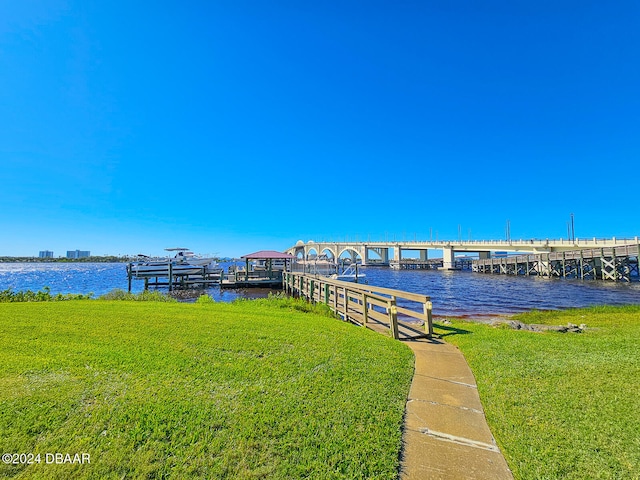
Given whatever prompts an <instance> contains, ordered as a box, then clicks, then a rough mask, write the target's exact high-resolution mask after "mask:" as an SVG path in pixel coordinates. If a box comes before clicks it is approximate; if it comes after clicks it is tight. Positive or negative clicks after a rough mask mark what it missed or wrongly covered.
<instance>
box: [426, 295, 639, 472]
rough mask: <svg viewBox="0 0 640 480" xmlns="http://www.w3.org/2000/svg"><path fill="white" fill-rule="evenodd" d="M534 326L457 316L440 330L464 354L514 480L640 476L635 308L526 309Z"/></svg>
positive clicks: (527, 316) (637, 327)
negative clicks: (573, 329)
mask: <svg viewBox="0 0 640 480" xmlns="http://www.w3.org/2000/svg"><path fill="white" fill-rule="evenodd" d="M517 319H518V320H520V321H523V322H525V323H537V324H550V325H566V324H567V323H569V322H571V323H574V324H577V325H579V324H582V323H584V324H586V325H587V327H588V329H587V330H586V331H585V332H583V333H556V332H546V333H534V332H528V331H516V330H511V329H508V328H506V327H500V328H496V327H492V326H488V325H481V324H472V323H463V322H454V323H453V324H452V325H450V326H445V325H440V326H439V328H436V332H437V333H440V334H442V335H444V338H445V339H446V340H447V341H449V342H451V343H454V344H455V345H457V346H458V347H459V348H460V349H461V351H462V352H463V353H464V356H465V358H466V359H467V361H468V363H469V365H470V366H471V368H472V370H473V373H474V375H475V377H476V381H477V383H478V388H479V393H480V396H481V399H482V403H483V405H484V408H485V413H486V416H487V420H488V423H489V425H490V427H491V430H492V432H493V434H494V436H495V437H496V440H497V442H498V444H499V445H500V448H501V449H502V452H503V453H504V455H505V457H506V459H507V462H508V463H509V466H510V467H511V469H512V471H513V473H514V476H515V478H516V479H580V480H582V479H637V478H640V307H638V306H631V307H618V308H617V307H595V308H588V309H580V310H568V311H556V312H531V313H529V314H524V315H521V316H518V317H517Z"/></svg>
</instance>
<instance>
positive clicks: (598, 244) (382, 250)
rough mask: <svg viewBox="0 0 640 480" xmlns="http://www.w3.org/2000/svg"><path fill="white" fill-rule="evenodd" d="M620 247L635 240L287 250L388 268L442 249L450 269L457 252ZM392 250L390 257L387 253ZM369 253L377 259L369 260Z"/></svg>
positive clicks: (320, 245) (315, 245)
mask: <svg viewBox="0 0 640 480" xmlns="http://www.w3.org/2000/svg"><path fill="white" fill-rule="evenodd" d="M622 245H638V237H635V238H632V239H617V238H615V237H613V238H610V239H597V238H580V239H578V238H576V239H573V240H568V239H559V240H549V239H545V240H540V239H531V240H474V241H453V240H451V241H447V240H441V241H435V242H433V241H424V242H422V241H402V242H400V241H393V242H315V241H313V240H309V241H308V242H306V243H305V242H303V241H302V240H299V241H298V242H297V243H296V244H295V245H294V246H293V247H291V248H289V249H287V251H286V252H287V253H290V254H292V255H294V256H296V257H297V258H304V259H306V258H309V257H312V256H313V255H322V254H324V255H327V256H328V257H332V258H334V259H338V258H343V257H344V256H345V254H346V255H348V256H349V258H350V259H351V260H352V261H354V262H355V261H356V260H358V259H359V260H360V261H361V262H362V264H363V265H368V264H369V265H370V264H375V265H389V261H390V260H393V261H396V262H399V261H400V260H402V252H403V250H404V251H417V252H419V255H420V260H427V259H428V253H427V252H428V250H442V260H443V268H444V269H453V268H454V265H455V255H456V253H458V252H461V253H462V252H467V253H478V254H479V258H481V259H484V258H491V256H492V253H493V254H495V252H509V253H510V252H527V253H534V254H535V253H551V252H568V251H576V250H587V249H594V248H607V247H616V246H622ZM391 250H393V258H390V256H389V252H390V251H391ZM372 252H373V253H374V254H375V256H377V258H373V255H372Z"/></svg>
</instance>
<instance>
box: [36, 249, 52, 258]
mask: <svg viewBox="0 0 640 480" xmlns="http://www.w3.org/2000/svg"><path fill="white" fill-rule="evenodd" d="M38 257H40V258H53V252H52V251H51V250H40V253H39V254H38Z"/></svg>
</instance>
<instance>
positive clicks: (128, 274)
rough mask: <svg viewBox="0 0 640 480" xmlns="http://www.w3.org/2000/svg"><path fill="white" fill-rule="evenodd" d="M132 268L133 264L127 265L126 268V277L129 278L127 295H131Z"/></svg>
mask: <svg viewBox="0 0 640 480" xmlns="http://www.w3.org/2000/svg"><path fill="white" fill-rule="evenodd" d="M132 268H133V263H129V265H128V266H127V277H129V293H131V275H132V273H131V270H132Z"/></svg>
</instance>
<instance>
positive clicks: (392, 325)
mask: <svg viewBox="0 0 640 480" xmlns="http://www.w3.org/2000/svg"><path fill="white" fill-rule="evenodd" d="M389 304H390V306H389V330H390V331H391V336H392V337H393V338H394V339H395V340H399V339H400V334H399V333H398V306H397V304H396V297H395V296H393V297H391V301H390V302H389Z"/></svg>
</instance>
